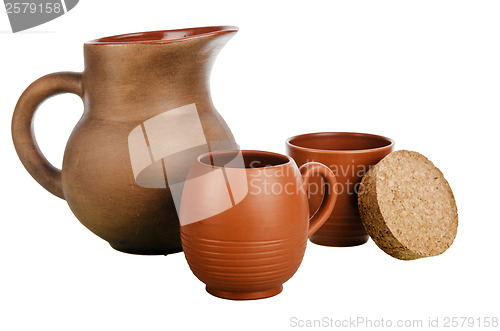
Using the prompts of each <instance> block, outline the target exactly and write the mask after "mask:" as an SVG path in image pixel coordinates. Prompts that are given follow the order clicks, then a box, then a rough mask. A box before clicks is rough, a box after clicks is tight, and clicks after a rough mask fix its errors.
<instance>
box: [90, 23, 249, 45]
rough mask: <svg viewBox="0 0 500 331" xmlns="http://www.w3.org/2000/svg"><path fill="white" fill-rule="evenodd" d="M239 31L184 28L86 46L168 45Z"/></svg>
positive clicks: (123, 36) (122, 36) (134, 34)
mask: <svg viewBox="0 0 500 331" xmlns="http://www.w3.org/2000/svg"><path fill="white" fill-rule="evenodd" d="M238 30H239V29H238V27H236V26H233V25H219V26H204V27H194V28H182V29H171V30H156V31H144V32H132V33H125V34H118V35H113V36H108V37H102V38H97V39H93V40H90V41H87V42H86V43H85V45H134V44H168V43H173V42H178V41H185V40H190V39H196V38H201V37H209V36H217V35H222V34H226V33H231V32H237V31H238ZM182 32H185V33H184V35H183V36H181V37H168V36H167V34H168V33H182Z"/></svg>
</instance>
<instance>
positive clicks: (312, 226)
mask: <svg viewBox="0 0 500 331" xmlns="http://www.w3.org/2000/svg"><path fill="white" fill-rule="evenodd" d="M300 173H301V174H302V178H303V184H302V185H303V186H302V187H303V189H304V191H305V192H306V191H307V186H308V184H309V179H310V178H311V176H312V175H314V174H319V175H320V176H321V177H322V178H323V180H324V182H325V196H324V197H323V202H322V203H321V206H319V208H318V210H317V211H316V213H314V215H313V216H312V217H311V218H310V219H309V230H308V232H307V237H308V238H309V237H311V236H312V235H313V234H314V232H316V231H317V230H318V229H319V228H320V227H321V226H322V225H323V224H324V223H325V222H326V220H327V219H328V217H330V215H331V214H332V211H333V207H335V202H337V192H334V191H335V187H336V185H337V178H336V177H335V175H334V174H333V172H332V170H330V168H328V167H327V166H325V165H324V164H321V163H318V162H309V163H306V164H304V165H303V166H302V167H300ZM326 183H328V185H329V186H330V191H329V192H327V190H326Z"/></svg>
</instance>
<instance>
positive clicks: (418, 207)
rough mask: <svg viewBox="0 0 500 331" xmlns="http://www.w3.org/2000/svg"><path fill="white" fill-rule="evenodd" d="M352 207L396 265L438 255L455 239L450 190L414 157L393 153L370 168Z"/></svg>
mask: <svg viewBox="0 0 500 331" xmlns="http://www.w3.org/2000/svg"><path fill="white" fill-rule="evenodd" d="M358 206H359V211H360V215H361V220H362V222H363V225H364V227H365V229H366V231H367V232H368V234H369V235H370V236H371V238H372V239H373V241H374V242H375V243H376V244H377V246H379V247H380V248H381V249H382V250H384V251H385V252H386V253H387V254H389V255H391V256H393V257H395V258H398V259H401V260H413V259H418V258H422V257H428V256H435V255H439V254H441V253H443V252H444V251H446V250H447V249H448V248H449V247H450V246H451V244H452V243H453V240H454V239H455V236H456V234H457V227H458V213H457V206H456V202H455V198H454V196H453V192H452V190H451V188H450V185H449V184H448V182H447V181H446V179H445V178H444V176H443V174H442V173H441V171H440V170H439V169H438V168H436V167H435V166H434V164H433V163H432V162H431V161H429V160H428V159H427V158H426V157H425V156H423V155H422V154H419V153H417V152H410V151H405V150H402V151H396V152H393V153H391V154H389V155H388V156H386V157H385V158H384V159H382V160H381V161H380V162H379V163H378V164H377V165H376V166H374V167H373V168H371V169H370V170H369V171H368V172H367V173H366V174H365V176H364V177H363V179H362V181H361V189H360V192H359V196H358Z"/></svg>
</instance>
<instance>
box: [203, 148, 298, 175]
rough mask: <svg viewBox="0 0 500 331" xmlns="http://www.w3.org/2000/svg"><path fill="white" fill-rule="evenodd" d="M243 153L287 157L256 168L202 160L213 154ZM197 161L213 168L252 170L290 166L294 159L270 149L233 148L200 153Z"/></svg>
mask: <svg viewBox="0 0 500 331" xmlns="http://www.w3.org/2000/svg"><path fill="white" fill-rule="evenodd" d="M240 152H241V153H242V154H243V155H245V154H253V155H267V156H274V157H277V158H278V157H279V158H281V159H286V161H285V162H283V163H279V164H275V165H266V166H262V167H256V168H247V167H245V168H241V167H231V166H218V165H214V164H209V163H206V162H203V161H202V158H206V157H211V156H213V155H224V154H226V155H227V154H235V153H240ZM196 162H198V163H199V164H201V165H203V166H207V167H210V168H212V169H231V170H242V171H252V170H267V169H273V168H281V167H286V166H290V165H291V164H292V163H293V162H295V161H293V159H292V158H291V157H290V156H288V155H285V154H280V153H275V152H269V151H261V150H255V149H232V150H219V151H212V152H207V153H203V154H201V155H199V156H198V157H197V158H196Z"/></svg>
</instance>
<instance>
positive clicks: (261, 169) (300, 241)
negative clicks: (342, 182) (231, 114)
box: [180, 151, 336, 299]
mask: <svg viewBox="0 0 500 331" xmlns="http://www.w3.org/2000/svg"><path fill="white" fill-rule="evenodd" d="M238 158H240V161H241V162H238ZM313 173H319V174H320V175H321V176H322V177H323V178H325V179H326V181H327V182H329V183H331V184H334V183H335V177H334V176H333V174H332V172H331V171H330V170H329V169H328V168H327V167H325V166H323V165H321V164H318V163H310V164H307V165H304V166H303V167H302V168H301V169H300V170H299V169H298V168H297V166H296V164H295V162H294V161H293V160H291V159H290V158H288V157H287V156H284V155H280V154H275V153H269V152H259V151H242V152H241V153H238V152H215V153H211V154H205V155H202V156H200V158H198V160H197V161H196V162H195V163H194V164H193V166H192V168H191V171H190V173H189V175H188V180H187V181H186V185H185V187H184V192H183V197H182V205H181V213H180V221H181V239H182V245H183V248H184V253H185V256H186V259H187V261H188V263H189V266H190V268H191V270H192V271H193V273H194V274H195V275H196V276H197V277H198V278H199V279H200V280H201V281H202V282H204V283H205V284H206V286H207V291H208V292H209V293H211V294H213V295H215V296H218V297H222V298H227V299H259V298H265V297H269V296H273V295H275V294H278V293H279V292H281V290H282V284H283V283H284V282H286V281H287V280H288V279H289V278H290V277H292V275H293V274H294V273H295V272H296V271H297V269H298V267H299V265H300V263H301V261H302V257H303V255H304V250H305V248H306V243H307V238H308V237H309V236H310V235H311V234H312V233H313V232H314V231H316V230H317V228H319V226H321V224H323V222H324V221H325V220H326V218H327V216H328V215H329V214H330V213H331V210H332V209H333V206H334V204H335V199H336V196H335V195H328V196H327V198H326V200H325V202H324V203H323V205H322V207H321V209H320V210H319V211H318V213H316V215H314V216H313V217H312V219H311V221H310V222H309V221H308V219H309V207H308V202H307V196H306V191H305V190H304V188H305V187H306V186H305V185H306V184H307V181H308V179H309V177H310V176H311V175H312V174H313Z"/></svg>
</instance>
